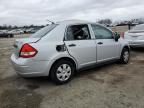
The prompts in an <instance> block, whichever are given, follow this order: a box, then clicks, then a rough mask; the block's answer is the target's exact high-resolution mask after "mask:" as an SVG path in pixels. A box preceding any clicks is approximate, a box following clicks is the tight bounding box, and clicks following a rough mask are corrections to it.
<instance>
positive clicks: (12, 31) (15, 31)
mask: <svg viewBox="0 0 144 108" xmlns="http://www.w3.org/2000/svg"><path fill="white" fill-rule="evenodd" d="M9 33H11V34H14V35H19V34H23V33H24V31H23V30H21V29H15V30H11V31H9Z"/></svg>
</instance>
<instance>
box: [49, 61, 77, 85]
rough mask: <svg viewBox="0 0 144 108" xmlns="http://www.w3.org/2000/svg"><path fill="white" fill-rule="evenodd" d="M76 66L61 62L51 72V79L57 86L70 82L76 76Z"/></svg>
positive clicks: (68, 62)
mask: <svg viewBox="0 0 144 108" xmlns="http://www.w3.org/2000/svg"><path fill="white" fill-rule="evenodd" d="M74 71H75V67H74V64H73V63H71V62H70V61H67V60H60V61H58V62H57V63H56V64H54V66H52V69H51V71H50V77H51V79H52V80H53V81H54V82H55V83H56V84H64V83H66V82H69V81H70V80H71V78H72V76H73V74H74Z"/></svg>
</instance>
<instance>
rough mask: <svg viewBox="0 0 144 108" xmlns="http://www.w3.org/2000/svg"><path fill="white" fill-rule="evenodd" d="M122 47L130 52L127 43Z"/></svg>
mask: <svg viewBox="0 0 144 108" xmlns="http://www.w3.org/2000/svg"><path fill="white" fill-rule="evenodd" d="M124 48H126V49H128V51H129V52H130V47H129V46H128V45H125V46H124V47H123V49H124ZM123 49H122V50H123Z"/></svg>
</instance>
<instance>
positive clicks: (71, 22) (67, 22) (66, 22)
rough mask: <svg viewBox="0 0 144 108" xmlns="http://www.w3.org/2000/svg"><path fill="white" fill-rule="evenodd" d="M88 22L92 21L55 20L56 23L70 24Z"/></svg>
mask: <svg viewBox="0 0 144 108" xmlns="http://www.w3.org/2000/svg"><path fill="white" fill-rule="evenodd" d="M88 23H92V22H89V21H85V20H64V21H61V22H57V23H56V24H63V25H71V24H88Z"/></svg>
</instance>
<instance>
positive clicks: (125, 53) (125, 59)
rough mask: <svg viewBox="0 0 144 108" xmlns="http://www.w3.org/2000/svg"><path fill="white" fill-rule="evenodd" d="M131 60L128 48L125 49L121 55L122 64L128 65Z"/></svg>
mask: <svg viewBox="0 0 144 108" xmlns="http://www.w3.org/2000/svg"><path fill="white" fill-rule="evenodd" d="M129 58H130V51H129V49H128V48H124V49H123V50H122V53H121V58H120V62H121V63H122V64H127V63H128V62H129Z"/></svg>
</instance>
